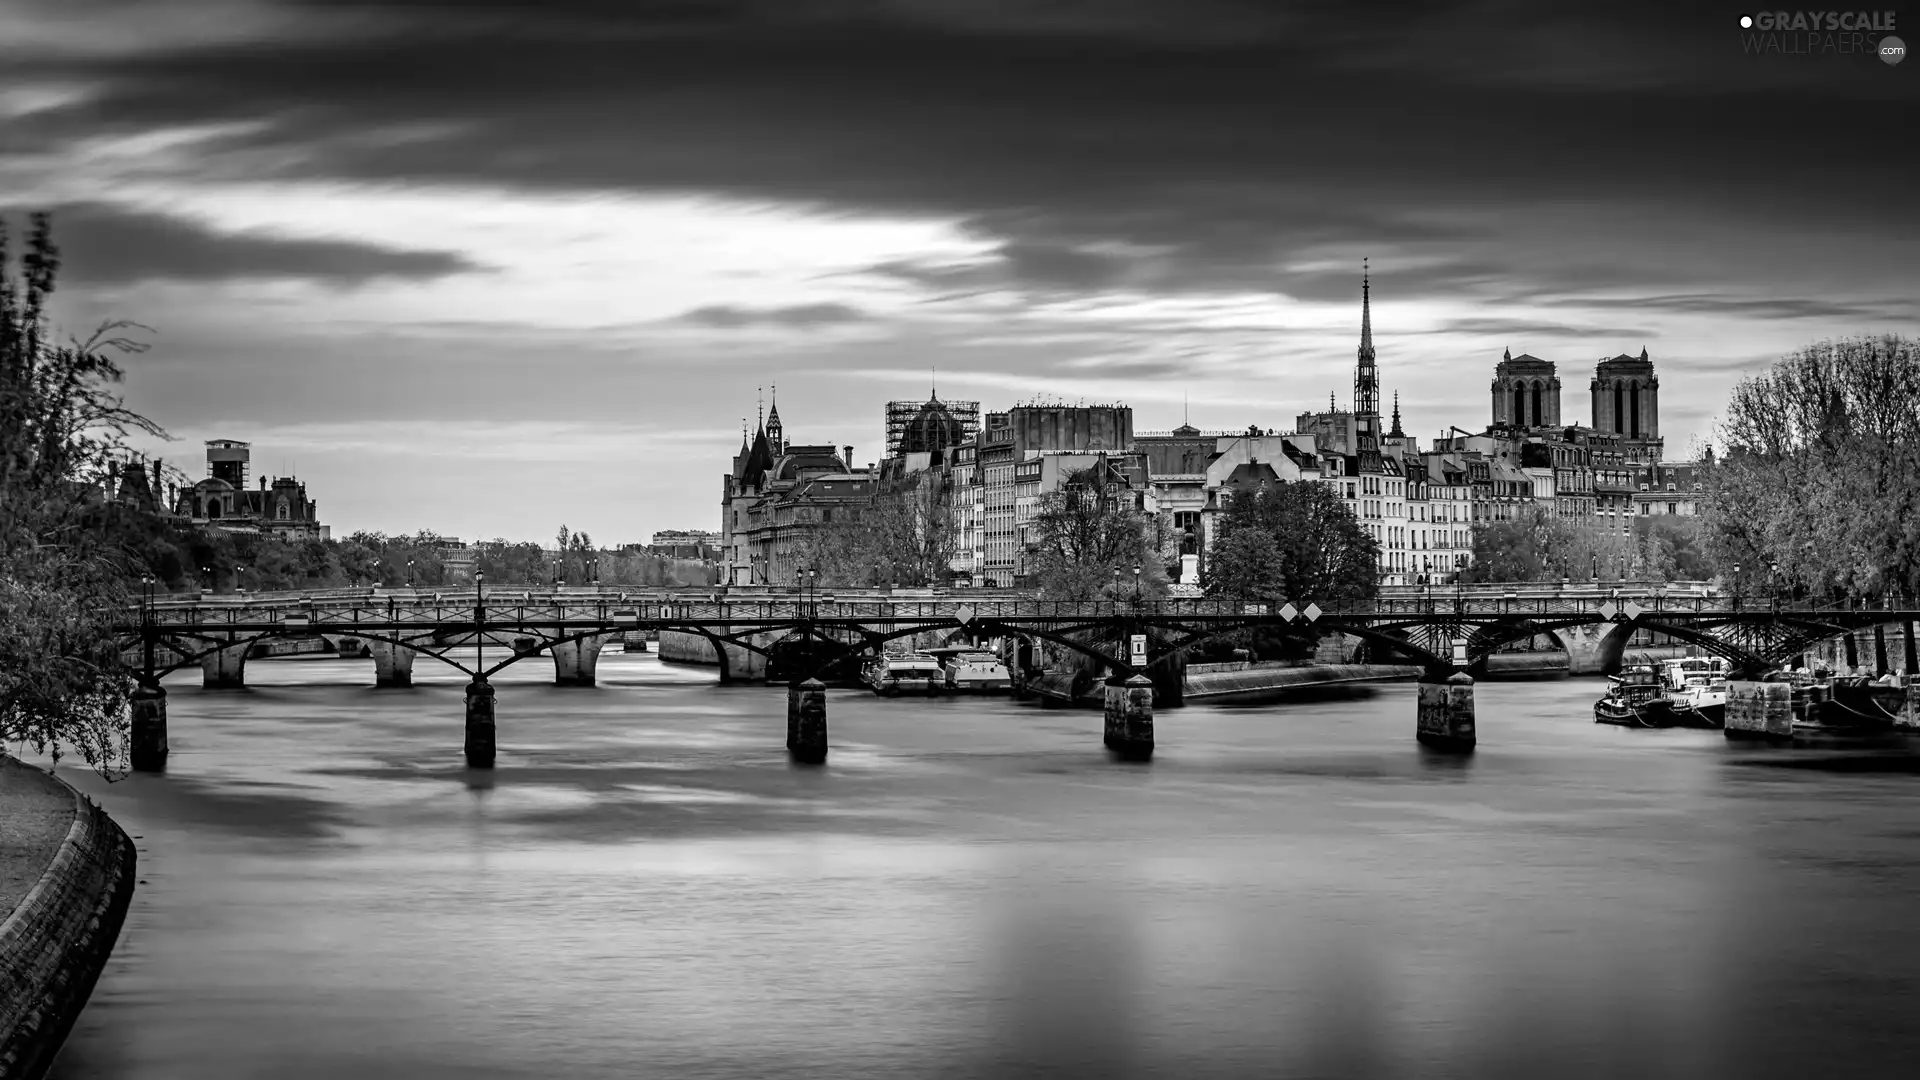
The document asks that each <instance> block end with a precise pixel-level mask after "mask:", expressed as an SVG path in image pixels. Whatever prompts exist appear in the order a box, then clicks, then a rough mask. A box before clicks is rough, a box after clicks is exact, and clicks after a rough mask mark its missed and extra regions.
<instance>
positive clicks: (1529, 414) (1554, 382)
mask: <svg viewBox="0 0 1920 1080" xmlns="http://www.w3.org/2000/svg"><path fill="white" fill-rule="evenodd" d="M1492 423H1493V425H1494V426H1495V427H1503V426H1505V427H1517V428H1537V427H1559V426H1560V376H1559V375H1557V374H1555V373H1554V366H1553V361H1551V360H1542V359H1540V358H1539V357H1537V356H1529V355H1528V354H1526V353H1521V354H1520V355H1519V356H1515V355H1513V350H1512V349H1508V350H1507V351H1506V353H1505V354H1504V355H1502V356H1501V357H1500V363H1499V364H1497V365H1495V366H1494V369H1493V416H1492Z"/></svg>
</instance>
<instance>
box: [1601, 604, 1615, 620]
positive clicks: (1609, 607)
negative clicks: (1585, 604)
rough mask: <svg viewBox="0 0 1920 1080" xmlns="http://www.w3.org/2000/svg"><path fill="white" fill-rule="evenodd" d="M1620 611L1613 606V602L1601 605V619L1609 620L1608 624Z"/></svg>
mask: <svg viewBox="0 0 1920 1080" xmlns="http://www.w3.org/2000/svg"><path fill="white" fill-rule="evenodd" d="M1619 610H1620V609H1619V608H1616V607H1614V606H1613V601H1611V600H1609V601H1607V602H1606V603H1604V604H1601V605H1600V617H1601V618H1603V619H1605V620H1607V621H1608V622H1612V621H1613V616H1614V613H1615V612H1616V611H1619Z"/></svg>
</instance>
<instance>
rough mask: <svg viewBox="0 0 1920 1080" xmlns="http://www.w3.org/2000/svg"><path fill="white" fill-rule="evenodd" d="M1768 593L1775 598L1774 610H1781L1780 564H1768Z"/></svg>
mask: <svg viewBox="0 0 1920 1080" xmlns="http://www.w3.org/2000/svg"><path fill="white" fill-rule="evenodd" d="M1767 592H1768V593H1770V594H1771V595H1772V597H1773V610H1775V611H1779V610H1780V564H1779V563H1777V562H1769V563H1767Z"/></svg>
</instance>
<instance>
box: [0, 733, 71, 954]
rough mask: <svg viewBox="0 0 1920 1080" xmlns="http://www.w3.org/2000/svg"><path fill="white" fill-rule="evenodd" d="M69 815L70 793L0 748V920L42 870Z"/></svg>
mask: <svg viewBox="0 0 1920 1080" xmlns="http://www.w3.org/2000/svg"><path fill="white" fill-rule="evenodd" d="M73 813H74V811H73V793H72V792H70V791H68V790H67V789H66V788H65V787H63V786H61V784H60V783H58V782H57V781H55V780H54V779H53V778H52V777H50V776H48V775H47V774H46V773H44V772H41V771H40V770H39V769H36V768H34V767H33V766H31V765H23V764H21V763H20V762H18V761H15V760H14V759H13V758H11V757H8V756H7V755H6V754H5V753H4V752H0V922H5V921H6V920H7V916H9V915H11V914H13V909H14V908H15V907H17V906H19V904H20V901H21V900H22V899H24V898H25V897H26V895H27V893H28V892H29V891H31V890H32V889H33V886H34V884H35V883H36V882H38V881H39V880H40V875H41V874H43V873H45V872H46V869H47V864H48V863H50V862H52V861H53V855H54V852H56V851H58V850H60V842H61V841H62V840H65V839H66V838H67V830H68V829H70V828H72V827H73Z"/></svg>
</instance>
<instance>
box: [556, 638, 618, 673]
mask: <svg viewBox="0 0 1920 1080" xmlns="http://www.w3.org/2000/svg"><path fill="white" fill-rule="evenodd" d="M613 636H614V635H611V634H596V635H594V636H592V637H583V638H575V639H574V640H572V641H561V642H557V643H555V644H553V645H549V646H548V647H547V651H548V652H550V653H552V654H553V685H555V686H592V685H593V677H594V669H595V668H597V667H598V666H599V663H600V650H601V649H603V648H605V647H606V644H607V641H608V639H610V638H611V637H613Z"/></svg>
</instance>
